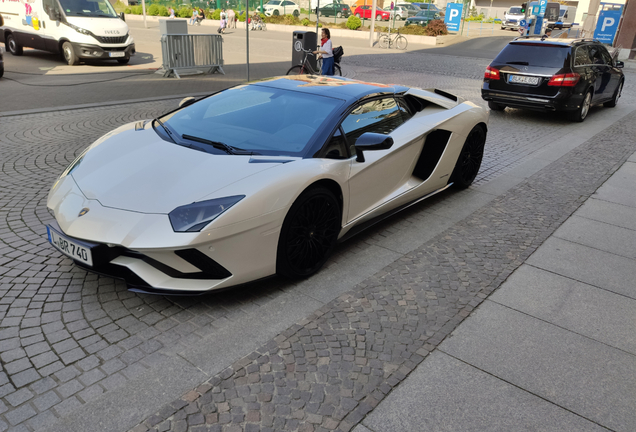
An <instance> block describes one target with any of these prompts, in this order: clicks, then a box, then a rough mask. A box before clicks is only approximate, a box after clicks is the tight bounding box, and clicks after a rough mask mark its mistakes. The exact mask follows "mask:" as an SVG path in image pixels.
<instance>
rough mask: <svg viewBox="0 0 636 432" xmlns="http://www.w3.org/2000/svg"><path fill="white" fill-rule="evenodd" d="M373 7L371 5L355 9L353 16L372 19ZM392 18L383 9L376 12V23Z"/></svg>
mask: <svg viewBox="0 0 636 432" xmlns="http://www.w3.org/2000/svg"><path fill="white" fill-rule="evenodd" d="M371 11H372V9H371V6H369V5H365V6H358V7H357V8H355V10H354V11H353V14H354V15H355V16H357V17H358V18H367V19H371ZM390 18H391V14H390V13H389V12H387V11H385V10H383V9H381V8H377V9H376V10H375V20H376V21H380V20H384V21H388V20H389V19H390Z"/></svg>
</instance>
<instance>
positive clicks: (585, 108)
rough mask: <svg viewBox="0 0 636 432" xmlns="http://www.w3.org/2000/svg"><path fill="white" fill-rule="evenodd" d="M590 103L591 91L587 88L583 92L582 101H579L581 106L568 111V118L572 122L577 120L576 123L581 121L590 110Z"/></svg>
mask: <svg viewBox="0 0 636 432" xmlns="http://www.w3.org/2000/svg"><path fill="white" fill-rule="evenodd" d="M591 105H592V91H591V90H589V91H588V92H587V93H586V94H585V97H584V98H583V102H581V106H580V107H579V108H578V109H576V110H574V111H572V112H570V113H569V117H570V120H572V121H574V122H578V123H581V122H583V120H585V118H586V117H587V114H588V113H589V112H590V106H591Z"/></svg>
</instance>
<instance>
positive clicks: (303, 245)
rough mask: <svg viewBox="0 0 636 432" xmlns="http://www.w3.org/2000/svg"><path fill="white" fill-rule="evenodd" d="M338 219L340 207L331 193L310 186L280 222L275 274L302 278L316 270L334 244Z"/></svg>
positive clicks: (338, 228)
mask: <svg viewBox="0 0 636 432" xmlns="http://www.w3.org/2000/svg"><path fill="white" fill-rule="evenodd" d="M341 219H342V214H341V211H340V205H339V204H338V201H337V200H336V197H335V196H334V195H333V194H332V193H331V191H329V190H328V189H326V188H324V187H314V188H311V189H308V190H306V191H305V192H303V193H302V194H301V195H300V196H299V197H298V199H297V200H296V202H295V203H294V204H293V205H292V206H291V208H290V210H289V213H287V216H286V217H285V221H284V222H283V227H282V229H281V233H280V238H279V239H278V253H277V257H276V271H277V273H278V274H280V275H282V276H286V277H290V278H304V277H308V276H311V275H312V274H314V273H316V272H317V271H318V270H320V268H321V267H322V266H323V264H324V263H325V262H326V261H327V258H329V255H330V254H331V251H332V250H333V248H334V246H335V244H336V240H337V239H338V233H339V232H340V224H341Z"/></svg>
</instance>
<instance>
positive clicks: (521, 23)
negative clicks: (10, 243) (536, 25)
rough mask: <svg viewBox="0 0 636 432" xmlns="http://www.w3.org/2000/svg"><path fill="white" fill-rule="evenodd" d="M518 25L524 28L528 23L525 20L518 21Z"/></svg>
mask: <svg viewBox="0 0 636 432" xmlns="http://www.w3.org/2000/svg"><path fill="white" fill-rule="evenodd" d="M519 25H520V26H521V27H525V26H527V25H528V22H527V21H526V20H524V19H522V20H521V21H519Z"/></svg>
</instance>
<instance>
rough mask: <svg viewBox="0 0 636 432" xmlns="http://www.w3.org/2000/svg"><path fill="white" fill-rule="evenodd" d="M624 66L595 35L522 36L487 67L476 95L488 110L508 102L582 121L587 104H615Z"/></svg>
mask: <svg viewBox="0 0 636 432" xmlns="http://www.w3.org/2000/svg"><path fill="white" fill-rule="evenodd" d="M623 66H624V64H623V62H621V61H616V60H615V59H613V58H612V56H611V55H610V54H609V52H608V51H607V49H606V48H605V46H603V44H602V43H600V42H599V41H597V40H593V39H548V38H547V37H545V36H543V37H540V36H524V37H520V38H517V39H515V40H513V41H512V42H510V43H509V44H508V45H506V47H505V48H504V49H503V50H501V52H500V53H499V54H498V55H497V57H495V59H494V60H493V61H492V62H491V63H490V65H489V66H488V67H487V68H486V73H485V74H484V84H483V86H482V89H481V97H482V98H483V99H484V100H486V101H488V106H489V107H490V109H491V110H493V111H501V110H503V109H505V108H506V107H508V106H509V107H514V108H526V109H533V110H542V111H567V113H568V115H569V117H570V118H571V120H573V121H578V122H582V121H583V120H585V117H587V114H588V112H589V109H590V106H591V105H597V104H601V103H602V104H603V105H604V106H606V107H614V106H616V103H617V102H618V99H619V98H620V96H621V91H622V89H623V83H624V81H625V77H624V75H623V71H622V70H621V69H622V68H623Z"/></svg>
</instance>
